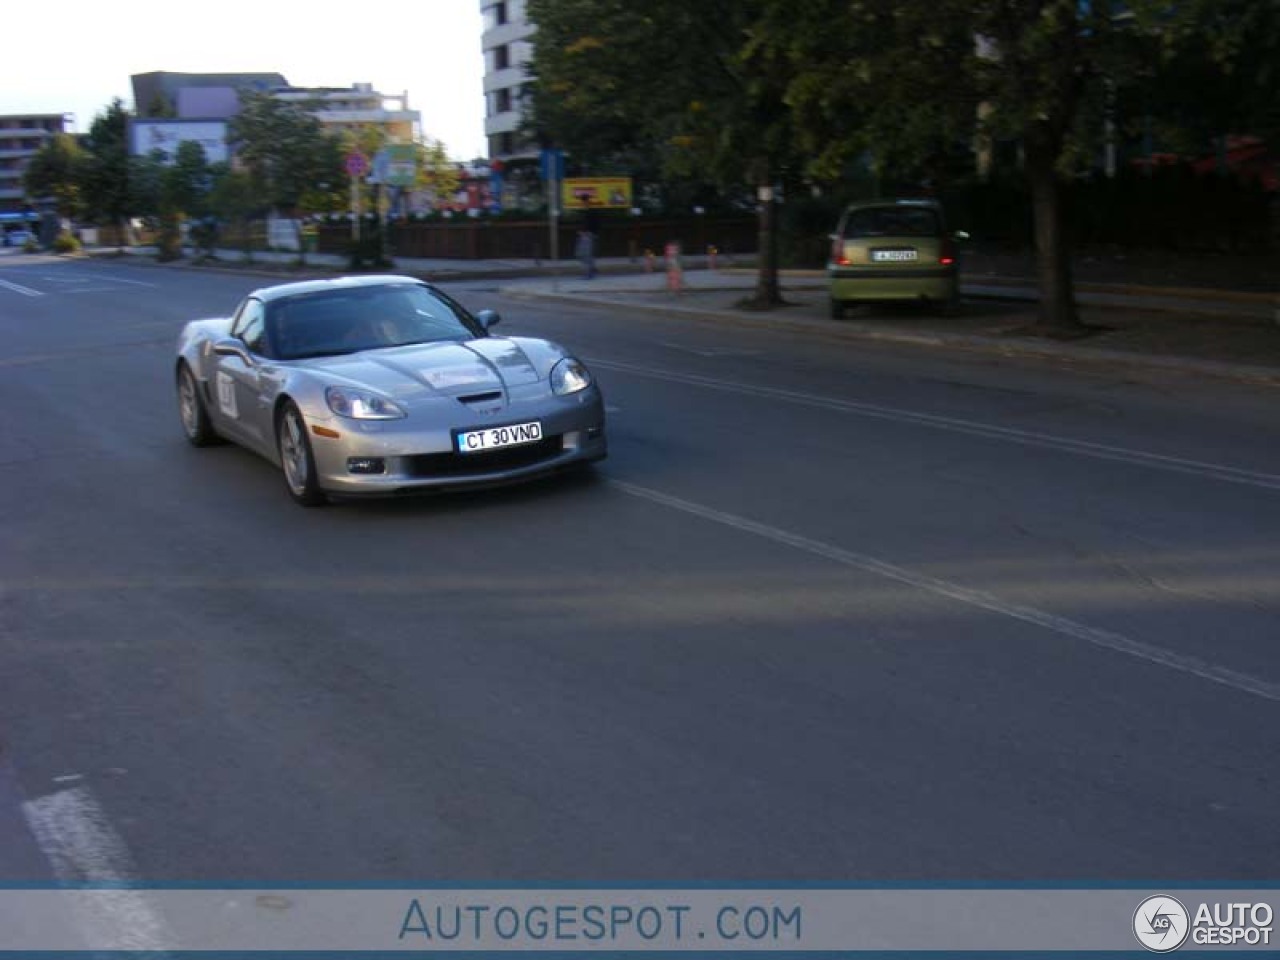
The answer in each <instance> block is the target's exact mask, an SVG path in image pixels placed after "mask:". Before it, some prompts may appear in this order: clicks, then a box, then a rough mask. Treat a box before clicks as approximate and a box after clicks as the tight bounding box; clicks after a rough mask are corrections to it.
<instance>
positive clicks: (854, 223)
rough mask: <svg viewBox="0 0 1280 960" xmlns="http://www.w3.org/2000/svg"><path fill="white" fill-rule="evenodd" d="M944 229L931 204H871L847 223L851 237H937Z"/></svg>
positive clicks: (845, 231) (852, 216) (847, 232)
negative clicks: (897, 205)
mask: <svg viewBox="0 0 1280 960" xmlns="http://www.w3.org/2000/svg"><path fill="white" fill-rule="evenodd" d="M940 232H941V230H940V228H939V225H938V215H937V214H936V213H935V212H934V211H932V210H930V209H929V208H928V207H906V206H903V207H868V208H866V209H864V210H855V211H853V212H852V213H851V214H850V215H849V219H848V221H847V222H846V223H845V225H844V235H845V236H846V237H848V238H850V239H855V238H857V237H936V236H938V234H939V233H940Z"/></svg>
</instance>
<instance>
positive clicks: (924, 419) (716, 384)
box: [587, 358, 1280, 490]
mask: <svg viewBox="0 0 1280 960" xmlns="http://www.w3.org/2000/svg"><path fill="white" fill-rule="evenodd" d="M587 364H588V365H589V366H592V367H600V368H601V369H603V370H617V371H619V372H621V373H632V374H635V375H636V376H641V377H651V378H653V379H657V380H667V381H671V382H673V383H685V384H689V385H690V386H695V387H706V388H707V389H710V390H721V391H724V392H726V393H740V394H745V395H748V396H753V397H763V398H765V399H769V400H782V401H785V402H787V403H797V404H802V405H804V406H808V407H819V408H822V409H825V410H835V411H838V412H840V413H854V414H857V415H858V416H862V417H870V418H873V419H877V420H892V421H894V422H897V423H910V424H914V425H916V426H922V427H932V428H934V429H937V430H949V431H951V432H952V433H964V434H969V435H970V436H975V437H983V438H985V439H988V440H1004V441H1007V442H1009V443H1018V444H1022V445H1023V446H1028V447H1043V448H1045V449H1050V450H1059V451H1062V452H1065V453H1075V454H1079V455H1081V456H1086V457H1094V458H1096V459H1099V460H1113V461H1117V462H1120V463H1129V464H1133V465H1136V466H1140V467H1151V468H1153V469H1156V470H1165V471H1169V472H1172V473H1184V474H1189V475H1191V476H1196V477H1202V478H1206V479H1210V480H1221V481H1224V482H1226V483H1238V484H1244V485H1245V486H1251V487H1260V488H1262V489H1264V490H1280V475H1277V474H1274V473H1263V472H1262V471H1259V470H1247V469H1244V468H1242V467H1231V466H1227V465H1225V464H1219V463H1207V462H1205V461H1202V460H1187V459H1184V458H1182V457H1169V456H1165V455H1164V454H1161V453H1148V452H1147V451H1145V450H1131V449H1128V448H1125V447H1113V446H1109V445H1107V444H1104V443H1093V442H1092V441H1089V440H1074V439H1072V438H1070V437H1060V436H1056V435H1054V434H1049V433H1038V432H1036V431H1033V430H1019V429H1016V428H1014V427H997V426H994V425H992V424H986V423H980V422H978V421H975V420H960V419H957V418H955V417H941V416H937V415H935V414H931V413H916V412H914V411H911V410H897V409H894V408H892V407H881V406H878V405H876V404H872V403H860V402H858V401H856V400H838V399H836V398H834V397H822V396H818V395H817V394H811V393H799V392H796V391H792V390H782V389H779V388H776V387H761V386H754V385H752V384H745V383H734V382H732V381H729V380H717V379H714V378H712V377H701V376H698V375H697V374H687V373H672V372H670V371H667V370H655V369H653V368H650V367H640V366H634V365H632V364H627V363H615V362H613V361H611V360H596V359H590V358H588V359H587Z"/></svg>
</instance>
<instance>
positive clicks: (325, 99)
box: [130, 71, 421, 159]
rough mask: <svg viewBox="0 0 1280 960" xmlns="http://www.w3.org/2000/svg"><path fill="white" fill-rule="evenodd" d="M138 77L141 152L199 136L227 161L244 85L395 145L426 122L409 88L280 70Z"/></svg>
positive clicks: (136, 139) (134, 141) (336, 127)
mask: <svg viewBox="0 0 1280 960" xmlns="http://www.w3.org/2000/svg"><path fill="white" fill-rule="evenodd" d="M131 80H132V81H133V92H134V103H135V104H136V105H137V106H136V109H137V119H135V120H134V121H133V122H132V124H131V133H130V137H131V140H130V142H131V149H132V151H133V152H134V153H135V154H144V153H149V152H150V151H151V150H155V149H159V150H161V151H162V152H164V153H166V154H167V155H170V156H171V155H172V154H173V153H174V152H176V150H177V145H178V143H180V142H182V141H184V140H195V141H197V142H200V143H202V144H204V145H205V153H206V154H207V155H209V156H210V158H211V159H225V153H226V125H227V121H228V120H230V119H231V118H232V117H233V116H235V114H236V112H237V111H238V110H239V109H240V91H242V90H251V91H255V92H260V93H269V94H271V96H273V97H277V98H279V99H281V100H286V101H290V102H293V103H298V104H301V105H303V106H305V107H306V108H307V109H309V110H310V111H312V113H313V114H314V115H315V117H316V118H317V119H318V120H319V121H320V123H321V124H322V125H323V126H324V127H325V128H326V129H328V130H331V131H334V132H341V131H344V130H348V129H352V128H356V127H361V126H375V127H380V128H382V129H383V130H384V131H385V133H386V135H387V140H388V142H390V143H412V142H414V141H415V140H417V139H418V134H419V129H420V126H421V120H420V115H419V113H418V111H416V110H411V109H410V108H409V94H408V93H407V92H405V93H401V94H383V93H379V92H378V91H377V90H375V89H374V87H373V84H371V83H354V84H352V85H351V86H350V87H294V86H291V85H290V84H289V82H288V81H287V80H286V79H285V78H284V77H283V76H282V75H281V74H278V73H204V74H194V73H169V72H165V71H159V72H155V73H147V74H136V75H134V76H133V77H132V78H131Z"/></svg>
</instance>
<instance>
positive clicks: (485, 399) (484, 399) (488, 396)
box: [458, 390, 502, 404]
mask: <svg viewBox="0 0 1280 960" xmlns="http://www.w3.org/2000/svg"><path fill="white" fill-rule="evenodd" d="M501 399H502V391H501V390H488V391H486V392H484V393H470V394H467V395H466V396H464V397H458V401H459V402H460V403H467V404H472V403H493V402H494V401H495V400H501Z"/></svg>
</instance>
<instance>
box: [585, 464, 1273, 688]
mask: <svg viewBox="0 0 1280 960" xmlns="http://www.w3.org/2000/svg"><path fill="white" fill-rule="evenodd" d="M609 483H610V485H611V486H613V487H616V488H617V489H619V490H621V491H622V492H623V493H626V494H629V495H631V496H633V497H639V498H640V499H642V500H648V501H650V502H651V503H657V504H660V505H661V506H664V507H670V508H671V509H673V510H679V511H681V512H683V513H687V514H691V515H693V516H695V517H701V518H702V519H704V520H710V521H711V522H713V523H719V524H722V525H723V526H726V527H732V528H733V529H735V530H740V531H742V532H743V533H750V534H754V535H755V536H757V537H763V538H764V539H766V540H772V541H773V542H774V543H781V544H784V545H786V546H788V547H793V548H794V549H796V550H803V551H804V552H806V553H810V554H813V555H815V556H819V557H824V558H826V559H827V560H833V561H835V562H836V563H840V564H843V565H845V566H847V567H854V568H856V569H858V570H862V571H865V572H867V573H873V574H876V575H877V576H881V577H885V578H886V579H889V580H895V581H897V582H898V583H905V584H907V585H908V586H912V587H915V588H917V589H919V590H925V591H927V592H929V593H932V594H936V595H937V596H941V597H947V598H949V599H951V600H958V601H959V602H961V603H966V604H968V605H969V606H972V607H979V608H981V609H983V610H988V611H990V612H992V613H998V614H1001V615H1002V616H1006V617H1011V618H1012V619H1014V620H1021V621H1023V622H1025V623H1032V624H1035V625H1036V626H1039V627H1044V628H1045V629H1047V630H1051V631H1053V632H1054V633H1058V634H1062V635H1063V636H1066V637H1070V638H1072V639H1073V640H1082V641H1084V642H1085V643H1089V644H1092V645H1093V646H1095V647H1101V648H1102V649H1104V650H1112V651H1114V652H1116V653H1123V654H1125V655H1127V656H1130V657H1135V658H1137V659H1139V660H1145V661H1147V662H1148V663H1155V664H1159V665H1160V666H1162V667H1168V668H1169V669H1171V670H1177V671H1179V672H1180V673H1186V674H1190V675H1192V676H1195V677H1199V678H1200V679H1202V680H1210V681H1212V682H1214V683H1219V684H1222V685H1223V686H1225V687H1230V688H1232V689H1233V690H1238V691H1240V692H1241V693H1248V694H1252V695H1253V696H1255V697H1261V698H1263V699H1264V700H1272V701H1277V702H1280V684H1277V683H1272V682H1270V681H1268V680H1263V679H1261V678H1260V677H1254V676H1250V675H1249V674H1247V673H1240V672H1239V671H1236V670H1231V669H1229V668H1227V667H1222V666H1218V665H1217V664H1214V663H1210V662H1209V661H1207V660H1201V659H1200V658H1199V657H1192V656H1188V655H1187V654H1182V653H1176V652H1174V651H1173V650H1167V649H1165V648H1164V647H1158V646H1155V645H1153V644H1149V643H1143V642H1142V641H1140V640H1131V639H1130V638H1128V637H1125V636H1123V635H1121V634H1118V633H1113V632H1112V631H1110V630H1100V629H1098V628H1096V627H1090V626H1087V625H1086V624H1082V623H1077V622H1075V621H1074V620H1068V619H1067V618H1066V617H1059V616H1056V615H1055V614H1052V613H1046V612H1045V611H1043V610H1037V609H1036V608H1035V607H1028V606H1025V605H1023V604H1020V603H1009V602H1006V601H1004V600H1001V599H1000V598H999V597H997V596H995V595H994V594H990V593H987V592H985V591H983V590H972V589H970V588H968V587H962V586H960V585H959V584H955V583H950V582H949V581H946V580H939V579H937V578H936V577H930V576H928V575H927V574H922V573H916V572H915V571H912V570H908V569H906V568H905V567H899V566H895V565H894V564H892V563H887V562H885V561H884V560H879V559H877V558H875V557H872V556H868V555H867V554H865V553H856V552H854V551H852V550H845V549H844V548H842V547H837V546H835V545H834V544H829V543H823V542H822V541H820V540H811V539H809V538H808V537H803V536H800V535H799V534H795V533H790V532H788V531H786V530H782V529H780V528H778V527H772V526H769V525H768V524H764V523H758V522H756V521H755V520H750V519H748V518H746V517H740V516H737V515H735V514H732V513H725V512H724V511H721V510H716V509H714V508H712V507H706V506H703V505H702V504H698V503H693V502H692V501H689V500H682V499H680V498H679V497H673V496H671V495H670V494H666V493H662V492H660V491H658V490H651V489H649V488H648V487H641V486H637V485H636V484H633V483H627V482H625V481H622V480H610V481H609Z"/></svg>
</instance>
